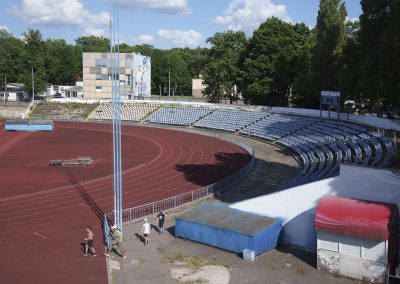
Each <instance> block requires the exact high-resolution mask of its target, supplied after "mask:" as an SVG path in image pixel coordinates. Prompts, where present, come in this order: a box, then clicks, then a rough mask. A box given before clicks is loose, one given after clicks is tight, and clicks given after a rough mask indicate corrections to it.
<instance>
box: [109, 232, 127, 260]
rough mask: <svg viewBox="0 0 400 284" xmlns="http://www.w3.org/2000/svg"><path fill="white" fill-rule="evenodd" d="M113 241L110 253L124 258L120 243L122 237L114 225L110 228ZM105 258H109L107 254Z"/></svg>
mask: <svg viewBox="0 0 400 284" xmlns="http://www.w3.org/2000/svg"><path fill="white" fill-rule="evenodd" d="M111 231H112V235H113V239H112V241H111V249H110V251H112V250H114V251H115V252H116V253H117V254H118V255H119V256H120V257H122V258H126V254H125V253H124V251H123V249H122V246H121V243H122V235H121V231H120V230H119V229H118V228H117V226H116V225H113V226H112V227H111ZM104 255H105V256H110V254H109V253H108V252H106V253H105V254H104Z"/></svg>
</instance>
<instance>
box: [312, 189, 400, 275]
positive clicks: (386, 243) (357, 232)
mask: <svg viewBox="0 0 400 284" xmlns="http://www.w3.org/2000/svg"><path fill="white" fill-rule="evenodd" d="M398 215H399V214H398V209H397V206H396V205H395V204H388V203H378V202H372V201H365V200H359V199H350V198H344V197H337V196H325V197H323V198H322V199H321V200H320V202H319V204H318V206H317V212H316V216H315V227H316V229H317V238H318V240H317V254H318V260H317V266H318V269H321V270H325V271H328V272H331V273H336V274H339V275H343V276H347V277H351V278H355V279H361V280H365V281H369V282H372V283H384V282H385V281H386V278H387V274H388V271H389V272H390V274H394V273H395V269H396V266H397V252H398V246H397V245H398V230H399V227H398V224H399V216H398Z"/></svg>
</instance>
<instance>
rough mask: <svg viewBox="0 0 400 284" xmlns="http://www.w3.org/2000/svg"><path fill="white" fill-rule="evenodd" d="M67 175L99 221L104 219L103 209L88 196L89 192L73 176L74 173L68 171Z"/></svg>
mask: <svg viewBox="0 0 400 284" xmlns="http://www.w3.org/2000/svg"><path fill="white" fill-rule="evenodd" d="M68 175H69V178H70V181H71V183H72V184H73V185H74V186H75V188H76V189H77V190H78V192H79V194H80V195H81V196H82V198H83V200H85V202H86V203H87V205H89V207H90V208H91V209H92V211H93V212H94V213H95V214H96V216H97V217H98V218H99V221H100V223H102V222H103V220H104V212H103V210H102V209H101V208H100V206H99V205H97V203H96V201H94V200H93V198H92V197H91V196H90V194H89V193H88V192H87V191H86V190H85V189H84V188H83V186H82V185H81V184H80V183H79V181H78V180H77V179H76V178H75V177H74V175H73V174H71V173H68Z"/></svg>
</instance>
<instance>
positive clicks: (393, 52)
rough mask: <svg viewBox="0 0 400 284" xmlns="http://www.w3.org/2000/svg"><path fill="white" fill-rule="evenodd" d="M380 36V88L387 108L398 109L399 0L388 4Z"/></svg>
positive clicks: (399, 59)
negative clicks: (383, 28) (383, 29)
mask: <svg viewBox="0 0 400 284" xmlns="http://www.w3.org/2000/svg"><path fill="white" fill-rule="evenodd" d="M387 11H388V13H387V16H386V17H385V21H384V25H385V27H386V28H385V31H384V32H383V35H382V52H381V53H380V60H379V61H380V65H381V68H382V76H381V78H382V86H383V91H384V94H385V97H386V98H387V106H388V107H400V0H393V1H391V2H390V5H389V9H388V10H387Z"/></svg>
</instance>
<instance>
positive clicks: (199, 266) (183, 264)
mask: <svg viewBox="0 0 400 284" xmlns="http://www.w3.org/2000/svg"><path fill="white" fill-rule="evenodd" d="M166 261H167V263H168V265H169V269H170V272H171V276H172V278H174V279H175V280H177V281H179V282H181V283H209V284H228V283H229V279H230V273H229V270H228V268H227V267H225V266H222V265H219V264H218V262H217V260H216V259H215V258H211V259H206V258H202V257H200V256H197V255H184V254H182V253H176V254H174V255H173V256H170V257H166Z"/></svg>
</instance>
